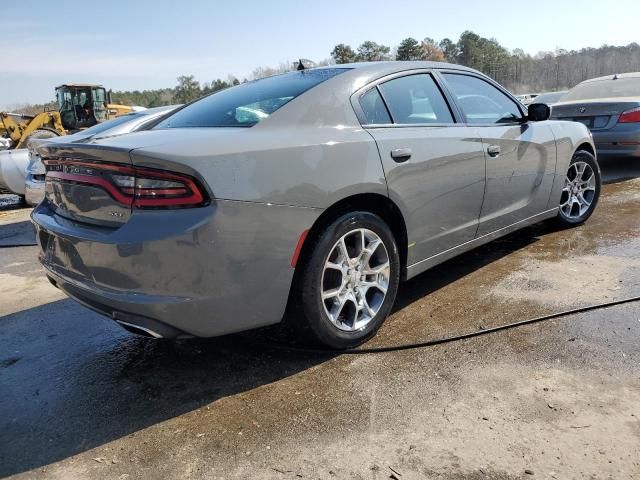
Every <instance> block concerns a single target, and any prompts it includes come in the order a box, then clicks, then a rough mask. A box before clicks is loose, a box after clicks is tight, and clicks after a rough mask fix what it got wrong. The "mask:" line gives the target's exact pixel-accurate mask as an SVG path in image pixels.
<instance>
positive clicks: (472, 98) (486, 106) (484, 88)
mask: <svg viewBox="0 0 640 480" xmlns="http://www.w3.org/2000/svg"><path fill="white" fill-rule="evenodd" d="M444 78H445V79H446V80H447V85H448V86H449V88H450V89H451V92H452V93H453V95H454V96H455V97H456V100H457V102H458V105H459V106H460V108H461V109H462V113H464V116H465V117H466V119H467V123H472V124H481V125H487V124H496V123H497V124H500V123H515V122H519V121H520V120H521V119H522V113H521V112H520V109H519V108H518V106H517V105H516V102H515V101H513V100H511V98H509V97H508V96H507V95H505V94H504V93H503V92H501V91H500V90H499V89H497V88H496V87H494V86H493V85H491V84H490V83H488V82H485V81H484V80H481V79H479V78H477V77H472V76H470V75H459V74H454V73H445V74H444Z"/></svg>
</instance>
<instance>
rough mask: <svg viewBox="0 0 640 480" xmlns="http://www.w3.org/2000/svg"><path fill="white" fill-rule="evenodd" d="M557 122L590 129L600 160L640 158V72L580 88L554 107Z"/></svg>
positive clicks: (588, 81)
mask: <svg viewBox="0 0 640 480" xmlns="http://www.w3.org/2000/svg"><path fill="white" fill-rule="evenodd" d="M553 118H556V119H559V120H574V121H576V122H580V123H583V124H585V125H586V126H587V127H589V129H590V130H591V133H592V134H593V139H594V141H595V143H596V148H597V149H598V155H599V156H600V157H636V158H638V157H640V72H636V73H622V74H618V75H608V76H606V77H600V78H594V79H591V80H587V81H585V82H582V83H580V84H578V85H576V86H575V87H574V88H572V89H571V90H569V93H567V94H566V95H565V97H564V98H563V99H562V101H561V102H560V103H557V104H555V105H553Z"/></svg>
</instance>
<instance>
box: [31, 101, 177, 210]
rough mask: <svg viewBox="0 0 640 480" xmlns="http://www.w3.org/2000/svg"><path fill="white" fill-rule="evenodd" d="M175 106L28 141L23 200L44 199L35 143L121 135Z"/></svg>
mask: <svg viewBox="0 0 640 480" xmlns="http://www.w3.org/2000/svg"><path fill="white" fill-rule="evenodd" d="M178 107H180V105H169V106H163V107H155V108H148V109H145V110H141V111H139V112H134V113H129V114H127V115H123V116H121V117H117V118H114V119H113V120H108V121H106V122H103V123H100V124H98V125H94V126H93V127H91V128H87V129H86V130H81V131H79V132H77V133H74V134H73V135H69V136H66V137H56V138H53V139H51V138H47V139H43V140H33V141H31V142H30V144H29V146H28V147H29V150H28V154H27V155H28V159H29V160H28V162H29V163H28V165H27V169H26V178H25V180H24V188H25V191H24V195H25V200H26V202H27V203H28V204H29V205H37V204H38V203H40V202H41V201H42V199H43V198H44V183H45V175H46V173H47V172H46V170H45V168H44V165H43V164H42V162H41V161H40V156H39V155H38V153H37V147H38V145H40V144H42V143H48V142H54V143H55V142H61V143H69V142H73V143H78V142H81V143H83V142H88V141H89V140H91V139H98V138H105V137H113V136H115V135H124V134H125V133H131V132H135V131H136V130H140V129H142V128H144V127H145V126H146V125H148V124H150V123H151V122H154V121H156V120H158V119H159V118H160V117H162V116H164V115H166V114H168V113H170V112H172V111H173V110H175V109H176V108H178Z"/></svg>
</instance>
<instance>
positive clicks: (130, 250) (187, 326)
mask: <svg viewBox="0 0 640 480" xmlns="http://www.w3.org/2000/svg"><path fill="white" fill-rule="evenodd" d="M319 213H320V211H318V210H315V209H308V208H296V207H285V206H274V205H265V204H257V203H249V202H232V201H216V202H214V204H213V205H211V206H208V207H203V208H194V209H185V210H176V211H144V212H141V213H138V212H136V213H134V214H132V215H131V218H130V220H129V221H128V222H127V223H126V224H125V225H123V226H121V227H119V228H117V229H113V228H100V227H94V226H89V225H81V224H78V223H75V222H71V221H69V220H66V219H65V218H63V217H60V216H58V215H56V214H54V213H53V211H52V210H51V208H50V206H49V204H48V202H47V200H46V199H45V200H44V201H43V202H42V203H41V204H40V205H38V206H37V207H36V208H35V209H34V211H33V213H32V220H33V223H34V225H35V227H36V237H37V241H38V244H39V247H40V255H39V257H40V261H41V263H42V264H43V266H44V267H45V269H46V270H47V274H48V276H49V277H50V278H51V279H52V281H53V283H55V284H56V286H58V287H59V288H61V289H62V290H63V291H64V292H66V293H67V294H68V295H69V296H70V297H72V298H74V299H76V300H77V301H79V302H81V303H82V304H83V305H85V306H87V307H89V308H91V309H93V310H95V311H97V312H99V313H102V314H104V315H106V316H108V317H110V318H112V319H114V320H116V321H119V322H120V323H121V324H122V325H123V326H125V327H127V326H134V327H136V328H143V329H146V330H149V331H150V332H155V333H157V334H158V335H159V336H162V337H180V336H198V337H210V336H217V335H223V334H227V333H233V332H238V331H242V330H248V329H252V328H257V327H260V326H264V325H270V324H273V323H277V322H279V321H280V320H281V319H282V317H283V315H284V311H285V307H286V303H287V299H288V295H289V290H290V287H291V280H292V278H293V269H292V268H291V265H290V262H291V256H292V254H293V252H294V250H295V247H296V243H297V241H298V237H299V235H300V232H302V231H303V230H305V229H307V228H309V227H310V226H311V224H312V223H313V221H314V220H315V218H317V216H318V215H319ZM152 336H155V335H152Z"/></svg>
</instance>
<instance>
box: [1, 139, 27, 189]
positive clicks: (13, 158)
mask: <svg viewBox="0 0 640 480" xmlns="http://www.w3.org/2000/svg"><path fill="white" fill-rule="evenodd" d="M28 164H29V157H28V152H27V149H26V148H21V149H19V150H2V151H0V193H15V194H16V195H24V193H25V191H24V190H25V187H24V180H25V172H26V171H27V165H28Z"/></svg>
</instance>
